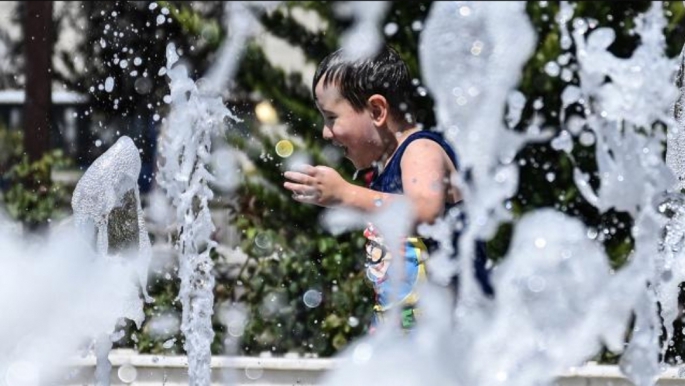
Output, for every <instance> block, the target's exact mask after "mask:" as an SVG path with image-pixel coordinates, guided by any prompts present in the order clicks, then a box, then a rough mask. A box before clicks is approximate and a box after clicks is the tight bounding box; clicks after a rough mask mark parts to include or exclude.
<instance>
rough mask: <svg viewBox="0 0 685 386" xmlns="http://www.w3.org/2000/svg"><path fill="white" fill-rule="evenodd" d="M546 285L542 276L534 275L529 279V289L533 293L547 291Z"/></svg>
mask: <svg viewBox="0 0 685 386" xmlns="http://www.w3.org/2000/svg"><path fill="white" fill-rule="evenodd" d="M545 285H547V282H546V281H545V279H544V278H542V277H540V276H537V275H533V276H531V277H529V278H528V289H529V290H530V291H531V292H541V291H542V290H544V289H545Z"/></svg>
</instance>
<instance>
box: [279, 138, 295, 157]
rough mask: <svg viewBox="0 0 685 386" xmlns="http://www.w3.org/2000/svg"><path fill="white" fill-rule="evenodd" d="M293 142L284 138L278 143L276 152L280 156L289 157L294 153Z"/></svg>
mask: <svg viewBox="0 0 685 386" xmlns="http://www.w3.org/2000/svg"><path fill="white" fill-rule="evenodd" d="M293 150H294V147H293V144H292V142H290V141H288V140H287V139H282V140H280V141H278V143H277V144H276V154H278V155H279V156H280V157H283V158H288V157H290V156H291V155H292V154H293Z"/></svg>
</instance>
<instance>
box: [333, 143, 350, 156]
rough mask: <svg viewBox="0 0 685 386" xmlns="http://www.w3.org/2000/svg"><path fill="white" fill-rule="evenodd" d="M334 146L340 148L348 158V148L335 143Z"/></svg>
mask: <svg viewBox="0 0 685 386" xmlns="http://www.w3.org/2000/svg"><path fill="white" fill-rule="evenodd" d="M333 146H335V147H337V148H340V150H341V151H342V153H343V156H347V148H346V147H345V146H343V145H342V144H341V143H340V142H335V141H333Z"/></svg>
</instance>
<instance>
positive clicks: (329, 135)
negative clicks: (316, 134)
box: [322, 125, 333, 141]
mask: <svg viewBox="0 0 685 386" xmlns="http://www.w3.org/2000/svg"><path fill="white" fill-rule="evenodd" d="M322 134H323V139H325V140H327V141H330V140H331V139H333V132H332V131H331V129H330V128H329V127H328V126H326V125H323V132H322Z"/></svg>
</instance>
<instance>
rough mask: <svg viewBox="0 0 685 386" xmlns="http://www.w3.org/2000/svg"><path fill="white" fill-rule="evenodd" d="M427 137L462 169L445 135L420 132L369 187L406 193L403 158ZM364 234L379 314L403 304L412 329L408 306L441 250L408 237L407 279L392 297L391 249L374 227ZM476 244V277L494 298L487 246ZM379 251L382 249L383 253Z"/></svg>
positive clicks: (408, 323) (425, 242)
mask: <svg viewBox="0 0 685 386" xmlns="http://www.w3.org/2000/svg"><path fill="white" fill-rule="evenodd" d="M424 138H425V139H429V140H432V141H434V142H436V143H438V144H439V145H440V146H441V147H442V148H443V150H444V151H445V153H446V154H447V156H448V157H449V158H450V160H451V161H452V164H453V165H454V166H455V167H456V168H457V169H458V168H459V164H458V159H457V156H456V153H455V152H454V150H453V149H452V147H451V146H450V144H449V143H447V141H446V140H445V139H444V138H443V136H442V134H440V133H438V132H432V131H418V132H416V133H413V134H411V135H409V136H408V137H407V138H406V139H405V140H404V141H403V142H402V143H401V144H400V146H399V147H398V149H397V151H396V152H395V154H394V155H393V157H392V158H391V159H390V161H389V162H388V164H387V165H386V166H385V168H384V169H383V170H382V171H381V172H380V173H374V174H373V175H372V176H371V180H370V182H369V183H368V187H369V188H370V189H372V190H375V191H379V192H384V193H396V194H397V193H399V194H401V193H403V192H404V188H403V185H402V168H401V162H402V156H403V155H404V151H405V150H406V148H407V147H408V146H409V145H410V144H411V143H412V142H413V141H415V140H418V139H424ZM456 205H459V204H446V205H445V209H446V210H448V209H450V208H451V207H454V206H456ZM364 235H365V236H366V237H367V239H368V240H369V241H368V242H367V247H366V252H367V253H366V255H367V264H366V266H367V277H368V278H369V280H371V282H372V284H373V286H374V290H375V291H376V306H375V309H376V311H385V310H387V309H388V308H390V307H392V306H395V305H400V306H402V307H403V313H402V316H403V320H402V325H403V327H405V328H411V326H412V325H413V311H412V315H407V316H409V317H408V319H407V320H405V311H406V309H407V308H408V307H410V308H412V309H413V306H414V304H415V303H416V302H417V296H416V293H415V287H416V284H418V282H419V281H420V280H423V279H425V276H426V273H425V265H424V264H423V262H424V260H425V256H427V254H428V252H429V251H431V250H434V249H435V248H437V242H435V241H433V240H426V239H422V238H418V237H409V238H407V240H406V241H405V242H404V244H403V246H404V248H403V250H402V254H403V255H404V265H405V267H404V269H403V270H402V271H403V277H402V278H401V279H400V281H401V283H400V285H399V286H397V284H394V285H395V287H394V288H395V289H397V288H399V293H398V294H397V296H395V297H394V298H391V296H390V284H389V280H388V274H389V272H388V267H387V265H388V264H389V260H391V256H386V255H388V253H386V252H387V250H385V248H384V247H382V237H380V235H378V234H377V232H375V230H374V229H373V225H370V227H369V228H367V230H365V232H364ZM458 237H459V233H458V232H456V231H455V234H454V237H453V240H450V242H451V243H452V246H453V247H454V248H455V249H454V250H455V251H456V250H457V249H456V247H457V240H458ZM370 244H371V245H370ZM476 244H477V245H476V261H475V262H474V263H475V268H476V276H477V279H478V281H479V282H480V284H481V288H482V289H483V291H484V292H485V293H486V294H488V295H492V293H493V291H492V287H491V286H490V283H489V280H488V272H487V270H486V268H485V264H486V261H487V256H486V254H485V244H484V243H483V242H482V241H477V243H476ZM379 245H380V246H379ZM427 245H428V246H427ZM378 248H380V250H379V249H378ZM455 280H456V278H455ZM455 284H456V282H455ZM393 300H394V301H393ZM376 317H377V318H379V317H380V315H376ZM409 319H411V320H409ZM405 322H406V323H405Z"/></svg>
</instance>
